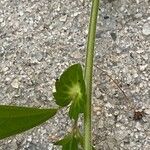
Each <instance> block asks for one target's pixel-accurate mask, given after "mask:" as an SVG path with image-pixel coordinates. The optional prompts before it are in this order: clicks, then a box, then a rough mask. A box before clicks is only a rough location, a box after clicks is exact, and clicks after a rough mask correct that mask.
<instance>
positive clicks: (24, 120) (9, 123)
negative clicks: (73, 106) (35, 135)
mask: <svg viewBox="0 0 150 150" xmlns="http://www.w3.org/2000/svg"><path fill="white" fill-rule="evenodd" d="M56 112H57V109H39V108H29V107H18V106H6V105H0V139H3V138H6V137H8V136H11V135H15V134H17V133H21V132H23V131H26V130H28V129H31V128H33V127H35V126H37V125H40V124H41V123H43V122H45V121H46V120H48V119H49V118H51V117H53V116H54V115H55V114H56Z"/></svg>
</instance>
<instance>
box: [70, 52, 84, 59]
mask: <svg viewBox="0 0 150 150" xmlns="http://www.w3.org/2000/svg"><path fill="white" fill-rule="evenodd" d="M70 55H71V57H73V58H76V59H80V58H82V54H81V53H80V52H79V51H78V50H76V51H74V52H72V53H71V54H70Z"/></svg>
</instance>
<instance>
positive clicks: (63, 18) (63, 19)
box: [59, 15, 67, 22]
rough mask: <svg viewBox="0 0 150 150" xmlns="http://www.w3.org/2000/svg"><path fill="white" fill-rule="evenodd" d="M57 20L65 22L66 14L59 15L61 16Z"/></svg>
mask: <svg viewBox="0 0 150 150" xmlns="http://www.w3.org/2000/svg"><path fill="white" fill-rule="evenodd" d="M59 20H60V21H61V22H66V20H67V15H64V16H61V17H60V18H59Z"/></svg>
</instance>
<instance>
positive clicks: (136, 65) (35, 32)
mask: <svg viewBox="0 0 150 150" xmlns="http://www.w3.org/2000/svg"><path fill="white" fill-rule="evenodd" d="M90 8H91V3H90V1H89V0H88V1H85V4H83V0H1V1H0V103H1V104H13V105H14V104H15V105H19V106H20V105H21V106H36V107H40V106H41V107H51V106H54V105H55V103H54V99H53V97H52V91H53V89H54V83H55V79H56V78H57V77H59V74H60V73H61V72H62V71H63V70H64V69H65V68H67V67H68V66H69V64H72V63H75V62H80V63H82V64H83V63H84V60H85V49H86V39H87V28H88V22H89V15H90ZM99 68H100V69H99ZM101 69H103V70H105V71H106V72H107V73H108V74H109V75H110V76H111V77H112V78H113V79H115V81H116V82H117V83H118V85H119V86H121V87H122V89H123V91H124V92H125V94H126V96H127V97H128V98H125V96H124V95H123V93H122V92H121V91H120V90H119V89H118V88H117V86H116V85H115V84H114V83H113V82H112V80H110V78H109V77H108V76H107V75H106V74H105V73H104V72H103V71H102V70H101ZM93 79H94V85H93V143H94V145H95V147H96V150H149V149H150V1H149V0H102V2H101V5H100V12H99V19H98V25H97V34H96V52H95V64H94V78H93ZM142 109H145V110H144V111H145V113H146V114H145V115H144V116H143V117H142V119H140V120H134V119H133V117H134V111H135V110H137V111H138V110H139V111H142ZM69 124H70V120H69V119H68V118H67V116H66V110H65V109H64V110H63V111H62V112H59V114H58V115H57V116H56V117H54V118H53V119H51V120H49V121H48V122H47V123H45V124H43V125H42V126H39V127H37V128H35V129H32V130H30V131H27V132H25V133H23V134H19V135H17V136H14V137H10V138H8V139H5V140H1V141H0V150H58V149H59V148H58V147H54V146H53V144H52V142H53V141H56V140H57V139H59V138H61V137H63V135H64V134H65V133H66V132H68V131H69V130H70V125H69Z"/></svg>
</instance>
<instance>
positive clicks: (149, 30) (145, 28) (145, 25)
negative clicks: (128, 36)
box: [142, 22, 150, 35]
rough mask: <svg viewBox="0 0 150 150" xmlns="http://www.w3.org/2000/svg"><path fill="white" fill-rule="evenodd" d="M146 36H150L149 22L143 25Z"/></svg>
mask: <svg viewBox="0 0 150 150" xmlns="http://www.w3.org/2000/svg"><path fill="white" fill-rule="evenodd" d="M142 32H143V34H144V35H150V23H149V22H147V23H145V24H144V25H143V30H142Z"/></svg>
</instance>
